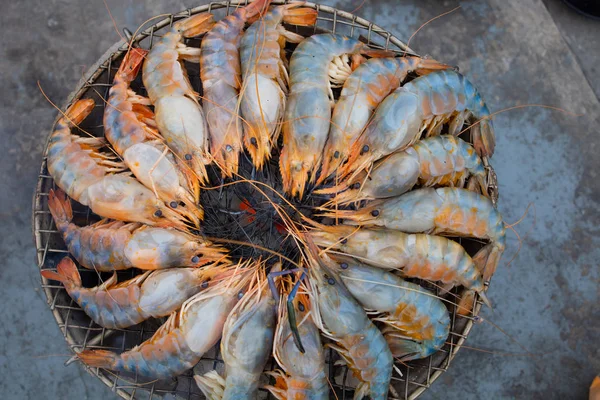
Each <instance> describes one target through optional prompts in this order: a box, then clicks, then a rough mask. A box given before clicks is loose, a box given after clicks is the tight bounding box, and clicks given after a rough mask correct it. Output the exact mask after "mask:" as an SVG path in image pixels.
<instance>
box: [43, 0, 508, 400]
mask: <svg viewBox="0 0 600 400" xmlns="http://www.w3.org/2000/svg"><path fill="white" fill-rule="evenodd" d="M269 3H270V0H256V1H253V2H250V3H249V4H248V5H246V6H245V7H239V8H237V9H236V10H234V11H233V12H232V13H231V14H229V15H228V16H227V17H225V18H224V19H222V20H220V21H218V22H216V21H214V18H213V16H212V15H211V14H197V15H193V16H191V17H187V18H185V19H180V20H177V21H176V22H175V23H173V24H172V26H171V27H170V28H168V31H167V32H166V33H165V34H164V35H163V36H162V37H160V39H158V41H157V43H155V44H154V46H153V47H152V49H150V50H144V49H142V48H139V47H134V46H132V47H130V49H129V51H128V52H127V54H126V55H125V56H124V59H123V61H122V62H121V64H120V67H119V69H118V71H117V72H116V74H115V76H114V80H113V83H112V87H111V89H110V92H109V94H108V98H107V99H106V104H105V106H104V116H103V122H104V137H101V138H98V137H88V136H85V135H83V134H82V131H83V129H80V130H78V131H76V130H75V128H76V127H77V128H79V127H80V124H82V122H83V121H84V119H85V118H86V117H87V116H88V115H89V114H90V113H91V112H92V110H93V109H94V107H95V106H96V104H94V101H93V100H90V99H83V100H78V101H76V102H75V103H74V104H72V105H71V106H70V107H69V108H68V109H67V110H66V112H64V113H62V115H61V117H60V118H59V120H58V122H57V124H56V126H55V128H54V130H53V132H52V134H51V137H50V142H49V146H48V154H47V165H48V170H49V173H50V174H51V175H52V177H53V179H54V182H55V185H56V188H55V189H54V190H52V191H50V193H49V197H48V206H49V209H50V211H51V214H52V216H53V218H54V221H55V224H56V227H57V229H58V231H59V232H60V234H61V235H62V236H63V238H64V241H65V244H66V247H67V249H68V250H69V252H70V254H71V257H66V258H64V259H63V260H62V261H60V263H59V264H58V266H57V267H56V269H47V270H43V271H42V275H43V276H44V277H45V278H46V279H51V280H55V281H59V282H61V283H62V284H63V285H64V287H65V289H66V291H67V292H68V294H69V295H70V296H71V297H72V299H73V300H74V301H75V302H76V303H77V304H79V305H80V306H81V308H82V309H83V310H84V311H85V313H87V315H88V316H89V317H90V318H91V319H92V320H93V321H94V322H95V323H96V324H98V325H100V326H102V327H104V328H109V329H116V328H126V327H130V326H133V325H136V324H139V323H141V322H143V321H144V320H146V319H149V318H163V319H162V320H161V321H164V323H163V325H162V326H161V328H160V329H159V330H158V331H157V332H156V333H155V334H154V336H152V337H151V338H150V339H148V340H146V341H144V342H142V343H140V344H139V345H138V346H136V347H134V348H132V349H129V350H127V351H125V352H122V353H120V354H117V353H114V352H111V351H106V350H99V349H84V350H83V351H81V352H79V353H78V355H77V357H78V358H79V360H81V361H82V362H83V363H85V364H87V365H88V366H90V367H99V368H105V369H108V370H112V371H117V372H120V373H125V374H131V375H135V376H143V377H147V378H149V379H152V380H157V379H168V378H171V377H176V376H178V375H180V374H182V373H184V372H186V371H187V370H189V369H191V368H193V367H194V366H195V365H196V364H197V363H198V362H199V361H200V360H201V359H202V357H203V356H204V355H205V353H206V352H207V351H209V350H210V349H211V348H213V347H214V346H215V345H217V343H219V342H220V345H219V346H220V353H221V356H222V359H223V362H224V370H223V371H220V372H218V371H209V372H206V373H204V374H198V375H196V376H195V381H196V383H197V384H198V386H199V388H200V390H201V391H202V392H203V393H204V394H205V396H206V397H207V398H209V399H233V398H235V399H241V398H244V399H245V398H255V397H257V396H258V391H259V389H266V390H268V391H270V393H271V394H272V395H273V396H274V397H276V398H278V399H300V398H311V399H328V398H329V395H330V392H331V391H332V390H333V389H332V388H333V386H332V382H330V381H329V374H328V373H327V369H326V356H325V355H326V352H325V350H324V349H325V347H329V348H331V349H333V351H334V353H335V354H337V356H339V357H338V360H337V362H338V363H343V364H346V365H347V366H348V368H349V369H350V370H351V372H352V374H353V376H354V378H355V381H356V388H355V395H354V398H355V399H360V398H363V397H367V396H368V397H370V398H372V399H385V398H387V396H388V391H389V390H390V379H391V378H392V375H393V374H394V373H395V372H394V371H396V369H395V365H397V364H398V363H405V362H407V361H410V360H415V359H419V358H425V357H428V356H430V355H432V354H434V353H435V352H437V351H438V350H440V349H441V348H442V347H443V346H444V345H445V343H446V341H447V340H448V334H449V330H450V324H451V323H450V310H452V309H455V310H456V312H458V313H459V314H464V315H467V314H469V313H470V312H472V309H473V307H474V305H475V304H476V301H477V299H480V300H481V301H482V302H483V303H485V304H486V305H487V306H490V302H489V300H488V298H487V296H486V288H487V286H486V285H487V282H488V281H489V279H490V278H491V276H492V275H493V274H494V271H495V269H496V267H497V265H498V263H499V260H500V256H501V255H502V252H503V251H504V248H505V224H504V222H503V220H502V217H501V215H500V213H499V212H498V211H497V209H496V206H495V199H494V198H493V197H494V196H492V195H491V194H490V193H489V192H488V187H489V186H490V185H489V182H488V180H489V175H490V168H489V158H490V157H491V156H492V154H493V152H494V146H495V139H494V130H493V125H492V121H491V119H490V117H491V116H490V112H489V110H488V108H487V106H486V104H485V103H484V101H483V99H482V97H481V95H480V94H479V92H478V91H477V89H476V88H475V86H474V85H473V84H472V83H471V82H470V81H469V80H468V79H467V78H466V77H464V76H463V75H461V74H460V73H458V72H457V71H456V69H454V68H452V67H450V66H448V65H446V64H443V63H440V62H438V61H435V60H433V59H429V58H421V57H418V56H412V55H409V56H407V55H406V54H404V55H402V54H395V53H392V52H389V51H385V50H381V49H376V48H373V47H370V46H369V45H367V44H365V43H363V42H362V41H359V40H357V39H354V38H350V37H345V36H342V35H339V34H334V33H322V34H321V33H319V34H312V35H310V36H308V37H304V36H302V35H300V34H298V33H296V32H292V31H290V30H289V29H286V27H289V26H290V25H295V26H307V27H310V26H312V25H314V24H315V22H316V17H317V12H316V11H315V10H314V9H312V8H308V7H304V6H303V3H289V4H286V5H281V6H270V4H269ZM284 23H285V25H284ZM311 31H312V29H311ZM188 38H201V45H200V47H192V46H189V45H187V44H186V43H189V41H187V39H188ZM291 49H293V50H291ZM184 61H186V62H191V63H199V66H200V80H201V84H202V89H201V93H202V95H200V94H199V93H198V92H196V91H195V90H194V89H193V88H192V86H191V83H190V77H189V76H188V71H187V69H186V67H185V64H184ZM139 74H141V77H142V80H143V84H144V87H145V90H146V91H145V92H144V95H141V94H139V93H137V92H135V91H134V90H133V89H132V87H131V84H132V82H133V81H134V79H136V77H137V76H138V75H139ZM146 93H147V95H146ZM334 93H336V94H334ZM337 93H339V95H338V94H337ZM244 159H246V160H250V161H249V162H251V163H252V165H253V171H260V170H261V169H263V168H266V166H267V165H268V164H269V163H272V162H274V160H275V162H277V161H278V164H276V165H277V169H278V171H277V172H278V173H279V175H280V176H279V180H280V182H281V186H280V188H279V189H277V188H267V187H265V186H266V184H265V183H264V182H260V181H259V180H257V179H256V178H255V176H256V175H255V174H251V176H248V174H246V172H245V171H243V170H242V169H241V168H239V165H240V164H241V163H242V161H243V160H244ZM211 169H212V170H215V169H216V170H218V171H219V172H220V173H219V174H218V175H217V177H218V179H217V182H215V179H214V177H212V178H211V175H210V173H209V171H210V170H211ZM240 182H244V184H249V185H253V186H254V187H256V188H257V192H260V193H264V192H268V191H269V190H271V191H277V193H276V196H275V197H277V198H278V199H279V201H273V200H272V199H273V197H274V196H273V195H272V194H271V193H269V194H270V196H266V195H265V198H264V202H271V203H273V204H272V208H273V212H274V213H277V214H278V215H279V218H280V221H281V222H280V223H278V225H277V229H278V230H280V231H282V232H283V234H284V235H285V236H286V237H287V238H289V239H290V240H292V241H293V243H295V246H296V247H297V249H296V250H297V251H296V252H294V255H293V256H292V255H290V254H282V253H280V252H278V249H277V248H275V249H271V250H269V254H270V256H268V257H256V258H245V259H244V258H241V257H236V256H234V254H233V253H232V251H231V249H232V246H233V245H230V244H227V242H226V241H219V240H218V238H213V237H208V236H207V235H205V234H204V231H205V230H206V224H207V223H208V222H207V221H205V220H204V214H205V211H206V210H205V207H203V204H201V203H202V201H201V193H202V192H203V191H210V190H223V189H224V188H226V187H229V186H235V185H236V184H238V183H240ZM309 198H311V199H313V200H314V199H320V200H321V201H318V202H316V203H315V201H312V202H310V203H306V202H305V201H306V199H309ZM72 201H75V202H78V203H80V204H82V205H84V206H87V207H89V209H90V210H91V212H92V213H93V214H95V215H97V216H98V217H99V219H100V220H99V221H98V222H95V223H93V224H91V225H88V226H78V225H76V224H75V223H74V221H73V211H72ZM303 202H304V203H303ZM299 204H311V207H308V206H306V207H304V208H302V207H297V205H299ZM284 205H285V206H286V207H284ZM204 206H206V205H204ZM241 208H242V207H240V209H241ZM248 208H250V207H249V206H247V207H246V210H247V209H248ZM307 208H310V210H308V211H307ZM290 209H294V213H290V212H289V210H290ZM241 212H243V210H240V213H241ZM252 218H254V217H252ZM213 228H214V227H213ZM213 231H214V229H213ZM460 238H476V239H478V240H480V241H481V242H482V243H483V244H482V246H481V248H480V249H479V250H478V251H477V252H476V253H474V254H472V253H470V252H468V251H467V250H465V248H463V247H462V245H461V242H460ZM251 239H252V238H251V237H249V241H248V243H239V242H236V243H234V245H235V246H253V245H254V244H253V243H252V241H251ZM291 257H293V258H291ZM78 265H79V266H80V267H83V268H88V269H92V270H96V271H100V272H113V273H114V275H113V276H112V277H111V278H110V279H108V280H106V281H104V282H103V283H102V284H101V285H100V286H97V287H93V288H87V287H84V286H83V284H82V279H81V277H80V274H79V271H78ZM124 269H135V270H136V271H139V274H138V275H136V276H135V277H134V278H133V279H130V280H127V281H123V282H118V281H117V280H118V279H117V275H116V271H119V270H124ZM436 287H437V288H438V289H437V290H432V288H436ZM453 287H460V288H461V290H462V291H463V292H462V293H463V294H462V296H460V297H458V296H457V295H456V294H454V293H456V291H454V292H450V290H451V289H452V288H453ZM272 358H273V359H274V360H275V361H276V363H277V368H276V369H275V370H272V371H265V368H266V366H267V363H268V361H269V360H270V359H272ZM334 361H335V360H329V362H334Z"/></svg>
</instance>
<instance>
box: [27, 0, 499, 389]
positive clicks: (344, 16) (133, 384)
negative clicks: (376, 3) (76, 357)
mask: <svg viewBox="0 0 600 400" xmlns="http://www.w3.org/2000/svg"><path fill="white" fill-rule="evenodd" d="M244 4H246V2H244V1H240V2H236V1H230V2H212V3H210V4H208V5H206V6H202V7H197V8H193V9H189V10H186V11H183V12H181V13H178V14H173V15H170V16H169V17H167V18H166V19H164V20H162V21H160V22H159V23H157V24H155V25H153V26H150V27H148V28H146V29H144V30H142V31H141V33H139V35H138V36H137V37H136V38H135V39H136V41H137V42H138V43H139V45H140V46H141V47H144V48H151V47H152V44H153V43H154V41H155V40H156V38H157V37H160V36H161V32H162V30H163V29H164V28H165V27H167V26H170V25H171V24H172V23H173V22H174V21H176V20H178V19H181V18H185V17H188V16H190V15H193V14H197V13H201V12H212V13H213V14H215V18H216V19H220V18H222V17H224V16H225V15H227V14H229V13H230V11H231V10H232V9H233V8H234V7H236V6H239V5H244ZM273 4H283V2H278V1H274V2H273ZM306 6H307V7H312V8H315V9H316V10H318V12H319V15H318V19H317V25H316V26H315V28H311V29H310V30H312V31H313V33H318V32H324V31H329V32H337V33H341V34H344V35H347V36H352V37H357V38H359V39H360V40H363V41H364V42H366V43H368V44H369V45H371V46H372V47H375V48H382V49H387V50H393V51H397V52H399V53H408V54H416V53H414V52H413V51H412V50H411V49H409V48H408V47H407V46H406V45H405V44H404V43H402V42H401V41H400V40H398V39H397V38H395V37H394V36H393V35H392V34H391V33H390V32H387V31H385V30H383V29H381V28H380V27H378V26H376V25H374V24H372V23H370V22H369V21H366V20H364V19H362V18H360V17H357V16H355V15H353V14H350V13H347V12H344V11H340V10H336V9H334V8H331V7H327V6H322V5H317V4H312V3H306ZM292 29H297V28H294V27H292ZM304 29H305V31H301V32H300V33H304V34H307V32H306V28H304ZM310 33H311V32H308V34H310ZM188 42H189V43H188V44H189V45H191V46H198V45H199V40H198V39H191V40H189V41H188ZM126 50H127V47H126V46H125V45H124V44H123V43H118V44H116V45H115V46H113V47H112V48H111V49H110V50H109V51H108V52H107V53H106V54H105V55H104V56H103V57H102V58H101V59H100V61H99V62H98V63H97V64H96V65H95V66H93V67H92V68H91V69H90V71H89V72H88V73H87V75H86V77H85V78H84V79H82V81H81V82H80V83H79V85H78V87H77V90H76V91H75V92H74V93H73V94H72V95H71V96H70V97H69V99H68V103H67V105H66V106H68V105H70V104H71V103H73V102H74V101H76V100H78V99H81V98H92V99H94V100H95V103H96V107H95V109H94V111H93V112H92V114H91V115H90V116H89V117H88V118H87V119H86V120H85V121H84V123H83V124H82V129H85V130H86V132H88V133H91V134H93V135H95V136H103V125H102V115H103V112H104V105H105V101H106V99H107V98H108V91H109V89H110V86H111V83H112V80H113V77H114V73H115V72H116V71H117V69H118V66H119V64H120V61H121V60H122V57H123V55H124V53H125V51H126ZM186 67H187V68H188V71H189V75H190V80H191V83H192V85H193V86H194V89H195V90H197V91H199V92H200V79H199V70H198V66H197V65H194V64H188V63H186ZM132 89H134V90H136V91H137V92H138V93H140V94H142V95H144V94H145V91H144V90H143V88H142V84H141V78H140V77H138V78H137V79H136V81H134V82H133V83H132ZM66 106H65V107H64V108H63V109H66V108H67V107H66ZM46 151H47V146H46ZM484 162H485V164H486V166H487V160H484ZM487 168H488V171H489V173H490V178H491V179H490V182H491V183H490V187H489V190H490V192H491V193H493V195H494V197H495V196H497V186H496V181H495V175H494V173H493V170H491V168H490V167H489V166H487ZM54 187H55V185H54V182H53V180H52V177H51V176H50V175H49V173H48V169H47V166H46V152H45V154H44V158H43V160H42V165H41V168H40V174H39V178H38V182H37V187H36V191H35V195H34V201H33V203H34V208H33V232H34V240H35V245H36V249H37V261H38V265H39V267H40V269H53V268H55V266H56V265H57V264H58V262H59V261H60V259H62V258H63V257H64V256H66V255H67V254H68V251H67V250H66V247H65V244H64V242H63V239H62V237H61V235H60V234H59V232H58V231H57V230H56V227H55V225H54V222H53V220H52V216H51V215H50V212H49V210H48V203H47V199H48V192H49V190H50V189H51V188H54ZM73 206H74V222H75V223H77V224H79V225H86V224H89V223H92V222H94V218H95V217H94V215H92V214H91V213H90V211H89V209H88V208H87V207H83V206H81V205H78V204H76V203H74V204H73ZM462 244H463V245H464V246H465V247H466V248H467V250H468V251H469V252H471V251H470V249H469V247H473V248H474V249H476V248H477V247H480V244H479V243H478V242H476V241H469V240H463V241H462ZM79 272H80V274H81V276H82V281H83V284H84V286H86V287H92V286H96V285H98V284H99V283H100V282H101V281H104V280H106V279H107V278H108V277H109V275H107V274H103V273H97V272H96V271H92V270H88V269H85V268H79ZM134 275H135V272H134V271H132V270H128V271H121V272H119V273H118V278H119V281H122V280H125V279H130V278H132V277H133V276H134ZM424 286H427V284H426V283H424ZM42 288H43V289H44V291H45V293H46V296H47V298H48V303H49V306H50V309H51V310H52V312H53V314H54V317H55V318H56V321H57V323H58V325H59V327H60V329H61V330H62V332H63V334H64V336H65V339H66V341H67V343H68V344H69V346H70V348H71V349H72V350H73V351H74V352H78V351H81V350H82V349H84V348H88V349H104V350H112V351H116V352H122V351H125V350H127V349H130V348H132V347H134V346H135V345H137V344H139V343H141V342H142V341H144V340H147V339H149V338H150V337H151V336H152V335H153V333H154V332H155V331H156V330H157V329H158V327H159V326H160V325H161V324H162V322H164V320H161V319H158V320H157V319H150V320H148V321H145V322H144V323H141V324H139V325H136V326H133V327H130V328H127V329H114V330H109V329H105V328H103V327H101V326H99V325H97V324H95V323H94V322H93V321H92V320H91V319H90V318H89V317H88V316H87V315H86V314H85V313H84V312H83V311H82V310H81V309H80V307H79V306H78V305H77V304H76V303H75V302H74V301H73V300H72V299H71V298H70V297H69V295H68V294H67V292H66V291H65V289H64V287H63V286H62V285H54V284H51V283H50V281H48V280H47V279H45V278H42ZM428 288H429V289H432V290H434V291H435V292H436V294H439V289H436V288H435V287H432V286H428ZM448 296H450V298H452V296H458V292H457V291H456V290H455V291H453V292H451V293H450V294H449V295H446V297H447V298H448ZM480 308H481V303H480V302H479V301H478V302H477V303H476V304H475V307H474V309H473V313H472V314H471V315H470V316H461V315H458V314H457V313H456V310H455V307H451V306H449V312H450V317H451V327H450V335H449V337H448V340H447V343H446V345H445V346H444V347H443V348H442V349H441V350H440V351H438V352H437V353H435V354H434V355H433V356H431V357H428V358H426V359H422V360H417V361H412V362H408V363H406V364H397V367H398V369H399V370H400V371H401V372H402V377H400V376H398V374H394V377H393V378H392V387H393V388H392V390H391V391H390V397H392V398H398V399H414V398H416V397H418V396H419V395H420V394H421V393H423V391H425V390H426V389H427V388H428V387H429V386H430V385H431V384H432V383H433V381H435V380H436V379H437V378H438V377H439V376H440V375H441V374H442V373H443V372H444V371H446V370H447V369H448V367H449V365H450V363H451V361H452V359H453V358H454V356H455V355H456V352H457V351H458V350H459V349H460V347H461V345H462V344H463V342H464V340H465V339H466V337H467V335H468V334H469V332H470V330H471V328H472V326H473V322H474V320H475V319H476V318H477V317H476V315H477V314H478V312H479V310H480ZM337 359H338V358H337V355H336V354H335V353H333V352H332V351H331V350H329V354H328V355H327V362H328V368H329V379H330V383H331V385H332V387H333V388H334V389H335V391H336V395H337V397H338V398H340V399H344V400H345V399H346V398H350V397H352V394H353V385H352V378H351V373H349V371H348V369H347V368H346V367H343V366H336V365H334V362H335V361H336V360H337ZM272 363H273V362H271V364H272ZM222 364H223V362H222V360H221V358H220V356H219V353H218V344H217V346H215V348H213V349H212V350H211V351H210V352H209V353H208V354H206V355H205V357H204V358H203V360H202V361H201V362H200V363H199V364H198V365H197V366H196V367H195V368H194V371H192V370H190V371H188V372H187V373H185V374H183V375H180V376H178V377H176V378H173V379H171V380H167V381H158V382H148V381H147V380H144V379H142V378H138V377H137V376H132V375H123V374H120V373H113V372H110V371H106V370H102V369H97V368H89V367H87V366H84V367H85V368H86V369H87V370H88V372H90V373H91V374H92V375H94V376H97V377H98V378H99V379H100V380H101V381H102V382H103V383H104V384H106V385H107V386H109V387H111V388H112V390H113V391H115V392H116V393H117V394H118V395H119V396H121V397H123V398H126V399H153V398H161V397H164V396H165V395H169V396H171V397H170V398H181V399H202V398H204V397H203V395H202V394H201V392H200V391H199V389H198V388H197V387H196V384H195V382H194V380H193V377H192V375H193V372H197V373H204V372H207V371H209V370H210V369H215V368H216V369H217V370H219V369H220V370H222V367H223V366H222ZM271 367H273V365H271ZM265 397H266V393H265Z"/></svg>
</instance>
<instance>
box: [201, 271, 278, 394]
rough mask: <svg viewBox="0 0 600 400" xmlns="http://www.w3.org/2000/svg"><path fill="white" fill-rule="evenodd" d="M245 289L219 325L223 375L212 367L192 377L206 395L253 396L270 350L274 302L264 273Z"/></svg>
mask: <svg viewBox="0 0 600 400" xmlns="http://www.w3.org/2000/svg"><path fill="white" fill-rule="evenodd" d="M262 275H263V276H262V278H263V279H262V281H261V282H259V283H258V284H257V285H256V286H255V287H254V288H252V289H249V290H248V291H247V292H246V294H245V295H244V297H243V298H242V300H240V302H239V303H238V304H237V305H236V306H235V307H234V308H233V310H232V311H231V314H229V317H228V318H227V321H226V322H225V326H224V327H223V337H222V338H221V356H222V357H223V361H224V363H225V379H223V378H222V377H221V376H220V375H219V374H218V373H217V372H216V371H210V372H208V373H207V374H205V375H204V376H200V375H195V376H194V379H195V381H196V383H197V384H198V387H199V388H200V389H201V390H202V392H203V393H204V395H205V396H206V397H207V398H209V399H254V398H256V397H257V394H258V385H259V380H260V376H261V374H262V372H263V369H264V367H265V364H266V363H267V361H268V359H269V355H270V354H271V349H272V346H273V335H274V331H275V315H276V311H277V310H276V308H277V304H276V302H275V299H274V298H273V295H272V293H271V292H270V291H269V287H268V285H267V280H266V276H264V272H263V273H262Z"/></svg>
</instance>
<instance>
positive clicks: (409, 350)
mask: <svg viewBox="0 0 600 400" xmlns="http://www.w3.org/2000/svg"><path fill="white" fill-rule="evenodd" d="M387 342H388V345H389V346H390V351H391V352H392V355H393V356H394V357H397V358H398V359H399V360H400V361H410V360H414V359H417V358H421V353H422V352H423V349H422V345H421V344H420V343H418V342H415V341H413V340H409V339H398V338H394V340H388V341H387Z"/></svg>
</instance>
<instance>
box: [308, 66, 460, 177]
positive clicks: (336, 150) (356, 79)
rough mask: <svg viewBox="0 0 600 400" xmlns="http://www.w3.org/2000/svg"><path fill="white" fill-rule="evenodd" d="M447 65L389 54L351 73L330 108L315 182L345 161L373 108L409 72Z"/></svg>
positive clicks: (423, 71) (420, 73) (438, 68)
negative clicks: (326, 132) (318, 175)
mask: <svg viewBox="0 0 600 400" xmlns="http://www.w3.org/2000/svg"><path fill="white" fill-rule="evenodd" d="M447 68H450V67H449V66H448V65H445V64H442V63H439V62H437V61H435V60H432V59H425V58H421V57H390V58H372V59H370V60H367V61H366V62H364V63H363V64H361V65H360V66H359V67H358V68H357V69H356V70H355V71H354V72H352V74H351V75H350V77H348V79H347V80H346V82H345V83H344V86H343V88H342V93H341V94H340V97H339V99H338V100H337V102H336V104H335V107H334V108H333V115H332V117H331V127H330V128H329V137H328V138H327V143H326V145H325V150H324V151H323V166H322V168H321V174H320V177H319V179H318V180H317V184H320V183H322V182H323V181H325V180H326V179H327V178H329V177H330V176H331V175H332V174H334V173H335V172H336V171H337V170H338V168H340V167H341V166H342V164H343V163H344V162H346V160H347V158H348V152H349V150H350V148H351V147H352V144H353V143H354V141H355V140H356V139H357V138H358V136H359V135H360V133H361V132H362V131H363V129H364V128H365V127H366V126H367V123H368V122H369V119H370V118H371V115H372V114H373V111H375V108H376V107H377V106H378V105H379V103H381V102H382V101H383V99H384V98H385V97H386V96H387V95H388V94H390V92H391V91H392V90H394V89H396V88H398V87H399V86H400V85H401V84H402V82H403V81H404V79H405V78H406V75H407V74H408V73H409V72H413V71H414V72H416V73H417V74H419V75H424V74H427V73H430V72H433V71H438V70H440V69H447Z"/></svg>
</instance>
